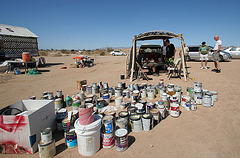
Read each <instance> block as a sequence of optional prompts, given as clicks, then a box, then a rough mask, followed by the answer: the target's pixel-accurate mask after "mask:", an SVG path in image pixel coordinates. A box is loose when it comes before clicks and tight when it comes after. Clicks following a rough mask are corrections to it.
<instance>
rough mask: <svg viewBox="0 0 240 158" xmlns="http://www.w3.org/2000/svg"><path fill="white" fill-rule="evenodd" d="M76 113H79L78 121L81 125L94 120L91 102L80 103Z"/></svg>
mask: <svg viewBox="0 0 240 158" xmlns="http://www.w3.org/2000/svg"><path fill="white" fill-rule="evenodd" d="M78 115H79V123H80V124H81V125H88V124H91V123H92V122H93V121H94V116H93V104H91V103H86V104H85V105H81V106H80V107H79V108H78Z"/></svg>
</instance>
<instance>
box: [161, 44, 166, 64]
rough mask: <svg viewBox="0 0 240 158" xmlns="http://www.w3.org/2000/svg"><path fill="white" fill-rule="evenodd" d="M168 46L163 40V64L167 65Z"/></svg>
mask: <svg viewBox="0 0 240 158" xmlns="http://www.w3.org/2000/svg"><path fill="white" fill-rule="evenodd" d="M166 49H167V44H166V41H165V40H163V46H162V49H161V52H162V61H163V63H164V64H165V63H166V61H165V60H166V54H167V50H166Z"/></svg>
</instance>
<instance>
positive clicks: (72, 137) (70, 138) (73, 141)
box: [66, 129, 78, 148]
mask: <svg viewBox="0 0 240 158" xmlns="http://www.w3.org/2000/svg"><path fill="white" fill-rule="evenodd" d="M66 143H67V147H68V148H74V147H76V146H77V145H78V143H77V134H76V133H75V129H70V131H69V132H66Z"/></svg>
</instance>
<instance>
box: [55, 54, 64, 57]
mask: <svg viewBox="0 0 240 158" xmlns="http://www.w3.org/2000/svg"><path fill="white" fill-rule="evenodd" d="M61 56H62V54H61V53H56V54H54V55H53V57H61Z"/></svg>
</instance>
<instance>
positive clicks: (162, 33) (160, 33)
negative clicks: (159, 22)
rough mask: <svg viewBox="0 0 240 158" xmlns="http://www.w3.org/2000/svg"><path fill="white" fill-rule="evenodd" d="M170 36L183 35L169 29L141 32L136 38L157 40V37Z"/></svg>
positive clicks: (138, 39) (179, 36) (164, 37)
mask: <svg viewBox="0 0 240 158" xmlns="http://www.w3.org/2000/svg"><path fill="white" fill-rule="evenodd" d="M170 38H181V35H177V34H175V33H172V32H168V31H161V30H158V31H150V32H145V33H141V34H139V35H137V36H136V37H135V40H137V41H143V40H157V39H170Z"/></svg>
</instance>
